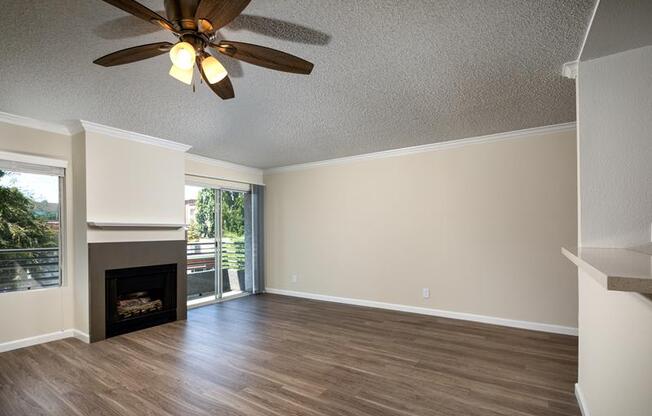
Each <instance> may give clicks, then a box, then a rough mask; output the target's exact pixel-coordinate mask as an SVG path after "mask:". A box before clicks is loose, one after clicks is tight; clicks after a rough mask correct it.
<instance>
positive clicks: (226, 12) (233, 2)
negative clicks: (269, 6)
mask: <svg viewBox="0 0 652 416" xmlns="http://www.w3.org/2000/svg"><path fill="white" fill-rule="evenodd" d="M249 2H251V0H201V2H200V3H199V6H198V7H197V11H196V12H195V20H199V19H206V20H208V21H210V22H211V24H212V25H213V30H218V29H219V28H221V27H224V26H226V25H228V24H229V23H231V21H233V19H235V18H236V17H238V15H240V13H242V11H243V10H244V9H245V7H247V5H249Z"/></svg>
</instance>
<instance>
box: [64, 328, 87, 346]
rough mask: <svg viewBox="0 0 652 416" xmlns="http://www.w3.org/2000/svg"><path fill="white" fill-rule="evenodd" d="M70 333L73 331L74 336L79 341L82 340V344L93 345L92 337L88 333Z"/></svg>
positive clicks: (76, 330)
mask: <svg viewBox="0 0 652 416" xmlns="http://www.w3.org/2000/svg"><path fill="white" fill-rule="evenodd" d="M69 331H72V333H73V336H74V337H75V338H77V339H78V340H80V341H81V342H85V343H86V344H90V343H91V337H90V335H88V334H87V333H86V332H82V331H80V330H78V329H71V330H69Z"/></svg>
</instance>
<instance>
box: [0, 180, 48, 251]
mask: <svg viewBox="0 0 652 416" xmlns="http://www.w3.org/2000/svg"><path fill="white" fill-rule="evenodd" d="M6 174H7V173H6V172H4V171H1V170H0V178H2V177H4V176H5V175H6ZM37 204H41V205H42V204H43V202H41V203H38V202H36V201H33V200H32V199H31V198H29V197H28V196H26V195H25V194H23V193H22V192H21V191H20V190H19V189H18V188H15V187H11V186H0V249H12V248H36V247H57V246H58V238H57V233H56V232H55V231H54V230H52V229H51V228H50V227H48V224H47V222H46V219H47V218H44V217H43V216H39V215H37V210H36V209H35V208H36V206H37ZM45 217H47V216H45Z"/></svg>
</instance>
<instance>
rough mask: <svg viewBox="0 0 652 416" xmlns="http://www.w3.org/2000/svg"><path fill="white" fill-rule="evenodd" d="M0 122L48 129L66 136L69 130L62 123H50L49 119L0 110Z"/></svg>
mask: <svg viewBox="0 0 652 416" xmlns="http://www.w3.org/2000/svg"><path fill="white" fill-rule="evenodd" d="M0 122H3V123H7V124H13V125H15V126H21V127H29V128H32V129H36V130H42V131H48V132H50V133H56V134H63V135H66V136H68V135H69V134H70V131H69V130H68V128H67V127H66V126H64V125H63V124H57V123H51V122H49V121H41V120H36V119H34V118H29V117H23V116H18V115H15V114H9V113H4V112H1V111H0Z"/></svg>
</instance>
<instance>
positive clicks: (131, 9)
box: [104, 0, 177, 33]
mask: <svg viewBox="0 0 652 416" xmlns="http://www.w3.org/2000/svg"><path fill="white" fill-rule="evenodd" d="M104 2H106V3H109V4H110V5H112V6H115V7H117V8H119V9H122V10H124V11H125V12H127V13H129V14H132V15H134V16H136V17H140V18H141V19H143V20H146V21H148V22H150V23H153V24H155V25H159V26H161V27H163V28H164V29H167V30H169V31H171V32H175V33H177V30H176V29H175V28H174V26H172V23H170V22H169V21H168V20H167V19H166V18H164V17H163V16H161V15H160V14H158V13H156V12H154V11H152V10H150V9H148V8H147V7H145V6H143V5H142V4H140V3H138V2H137V1H134V0H104Z"/></svg>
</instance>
